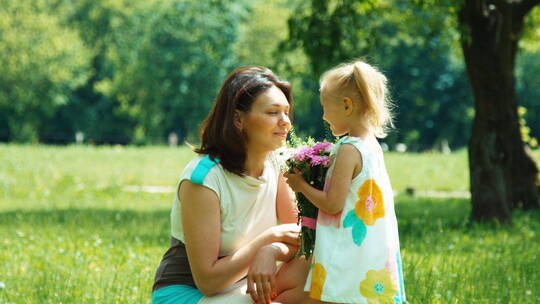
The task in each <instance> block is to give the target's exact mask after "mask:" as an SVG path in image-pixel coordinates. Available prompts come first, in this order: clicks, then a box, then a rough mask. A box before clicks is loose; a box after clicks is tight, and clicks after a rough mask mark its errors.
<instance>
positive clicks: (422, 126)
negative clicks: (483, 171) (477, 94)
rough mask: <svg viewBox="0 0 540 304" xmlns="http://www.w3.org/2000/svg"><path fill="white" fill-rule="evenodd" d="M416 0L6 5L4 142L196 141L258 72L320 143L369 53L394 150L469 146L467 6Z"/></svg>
mask: <svg viewBox="0 0 540 304" xmlns="http://www.w3.org/2000/svg"><path fill="white" fill-rule="evenodd" d="M418 2H422V1H401V0H377V1H376V0H371V1H337V0H335V1H334V0H327V1H315V0H314V1H299V0H295V1H285V0H270V1H262V0H256V1H232V0H203V1H195V0H182V1H180V0H160V1H157V0H146V1H143V0H131V1H127V0H78V1H66V0H50V1H44V0H37V1H28V0H25V1H15V0H0V37H1V39H0V85H1V87H2V89H1V90H0V141H18V142H43V143H70V142H74V141H75V133H76V132H82V133H84V135H85V141H87V142H93V143H97V144H100V143H106V144H117V143H118V144H150V143H164V142H166V140H167V136H168V135H169V133H171V132H174V133H176V134H177V135H178V137H179V139H180V142H182V141H183V140H186V139H187V140H189V141H190V142H196V140H197V139H196V135H197V129H198V126H199V125H200V122H201V121H202V119H203V118H204V116H205V114H206V113H207V112H208V109H209V107H210V105H211V103H212V101H213V99H214V97H215V95H216V92H217V89H218V87H219V85H220V83H221V81H222V80H223V79H224V77H225V75H226V74H227V73H228V72H230V71H231V70H232V69H233V68H234V67H236V66H239V65H247V64H257V65H265V66H268V67H270V68H272V69H274V70H275V71H276V72H277V73H278V74H279V75H280V76H281V77H282V78H285V79H287V80H289V81H290V82H291V83H292V84H293V86H294V96H295V100H296V109H295V127H296V131H297V133H299V134H300V135H302V134H306V135H314V136H315V137H317V138H322V137H325V136H328V132H327V130H326V127H325V126H324V124H323V122H322V120H321V109H320V106H319V101H318V79H319V77H320V74H321V73H322V72H323V71H324V70H326V69H328V68H329V67H331V66H334V65H336V64H338V63H341V62H344V61H349V60H353V59H356V58H364V59H366V60H368V61H369V62H370V63H372V64H374V65H377V66H378V67H379V68H380V69H381V70H382V71H383V72H384V73H385V74H386V75H387V76H388V78H389V83H390V85H391V93H392V98H393V100H394V103H395V104H396V108H395V113H396V117H395V118H396V119H395V122H396V130H394V132H392V133H391V134H390V135H389V137H388V138H387V139H385V141H386V143H387V144H389V146H390V147H394V146H395V145H396V144H397V143H405V144H406V145H407V146H408V148H409V150H425V149H433V148H440V147H441V146H445V145H446V144H448V145H449V146H450V147H451V148H460V147H464V146H465V145H467V142H468V139H469V136H470V129H471V123H472V118H473V117H474V106H473V99H472V94H471V90H470V88H469V85H468V78H467V75H466V72H465V66H464V63H463V62H464V60H463V55H462V51H461V47H460V41H459V37H460V36H459V27H458V26H457V25H458V22H457V17H456V16H457V6H456V5H455V4H452V5H450V4H445V3H447V1H441V2H440V3H439V2H438V3H439V5H435V4H432V5H418ZM423 2H429V1H423ZM450 2H451V1H450ZM445 5H446V6H445ZM449 12H451V13H449ZM539 15H540V14H539V12H538V9H535V10H533V12H531V14H530V15H529V16H528V17H527V19H526V26H525V32H524V34H523V36H524V37H523V39H522V42H520V53H519V57H518V60H517V66H516V86H517V93H518V101H519V104H520V106H522V107H523V111H522V115H521V118H522V120H523V122H524V124H523V132H524V133H526V134H525V135H526V136H525V135H524V136H525V137H528V142H529V144H530V145H532V146H534V145H535V144H536V143H535V142H534V140H531V139H533V138H534V137H535V136H536V135H537V134H538V133H539V132H540V115H539V114H538V113H539V111H538V110H540V109H538V107H540V105H539V103H538V102H537V100H538V98H539V97H540V78H539V76H538V75H539V73H538V71H540V60H539V58H540V57H539V56H540V50H539V46H538V44H539V43H538V42H537V41H540V39H539V38H540V27H539V26H538V25H539V24H540V22H539V20H540V18H539V17H538V16H539Z"/></svg>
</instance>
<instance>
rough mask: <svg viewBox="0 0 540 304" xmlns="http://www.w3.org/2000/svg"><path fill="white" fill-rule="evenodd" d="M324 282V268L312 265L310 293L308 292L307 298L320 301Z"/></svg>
mask: <svg viewBox="0 0 540 304" xmlns="http://www.w3.org/2000/svg"><path fill="white" fill-rule="evenodd" d="M325 280H326V269H324V266H323V265H322V264H319V263H315V264H313V269H312V273H311V291H310V292H309V296H310V297H311V298H312V299H315V300H320V299H321V295H322V292H323V287H324V281H325Z"/></svg>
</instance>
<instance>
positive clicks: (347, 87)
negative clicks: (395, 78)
mask: <svg viewBox="0 0 540 304" xmlns="http://www.w3.org/2000/svg"><path fill="white" fill-rule="evenodd" d="M386 82H387V81H386V77H385V76H384V75H383V74H382V73H381V72H379V71H378V70H377V69H376V68H375V67H373V66H371V65H369V64H367V63H365V62H364V61H361V60H358V61H354V62H351V63H344V64H341V65H338V66H337V67H335V68H333V69H331V70H329V71H327V72H325V73H324V74H323V75H322V76H321V80H320V85H321V88H320V91H321V96H322V97H323V98H329V99H330V100H335V99H339V100H341V99H342V98H345V97H349V98H351V99H352V100H353V102H356V103H358V104H359V105H360V109H361V111H362V113H361V114H362V115H363V118H365V119H362V120H361V121H360V123H361V124H363V125H364V127H365V128H366V129H368V130H371V131H373V132H374V134H375V136H377V137H380V138H382V137H385V136H386V133H387V131H388V129H389V128H390V127H393V123H392V112H391V106H392V105H391V102H390V99H389V97H388V94H387V92H388V89H387V86H386Z"/></svg>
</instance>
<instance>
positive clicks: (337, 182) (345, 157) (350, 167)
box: [285, 144, 362, 214]
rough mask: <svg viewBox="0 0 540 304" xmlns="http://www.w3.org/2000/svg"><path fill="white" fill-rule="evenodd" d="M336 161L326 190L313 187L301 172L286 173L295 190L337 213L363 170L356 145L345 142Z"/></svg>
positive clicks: (323, 207) (325, 210) (327, 210)
mask: <svg viewBox="0 0 540 304" xmlns="http://www.w3.org/2000/svg"><path fill="white" fill-rule="evenodd" d="M335 162H336V164H335V166H334V171H332V176H331V178H330V186H329V188H328V190H327V191H326V192H325V191H321V190H317V189H315V188H313V187H312V186H311V185H310V184H308V183H307V182H306V181H305V180H304V178H303V177H302V174H301V173H300V172H296V173H286V174H285V177H286V178H287V183H288V184H289V185H290V186H291V188H292V189H293V190H294V191H296V192H301V193H302V194H304V195H305V196H306V197H307V199H308V200H309V201H310V202H311V203H312V204H313V205H315V206H317V208H319V209H321V210H323V211H324V212H326V213H329V214H337V213H339V212H341V210H343V207H344V206H345V199H346V198H347V194H348V192H349V186H350V185H351V181H352V179H353V178H354V177H355V176H356V175H357V174H358V173H359V172H360V171H362V157H361V156H360V153H359V152H358V150H357V149H356V148H355V147H353V146H352V145H349V144H344V145H342V146H341V147H340V148H339V151H338V153H337V155H336V160H335Z"/></svg>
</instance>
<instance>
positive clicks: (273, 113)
mask: <svg viewBox="0 0 540 304" xmlns="http://www.w3.org/2000/svg"><path fill="white" fill-rule="evenodd" d="M277 113H278V112H268V114H272V115H276V114H277Z"/></svg>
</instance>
